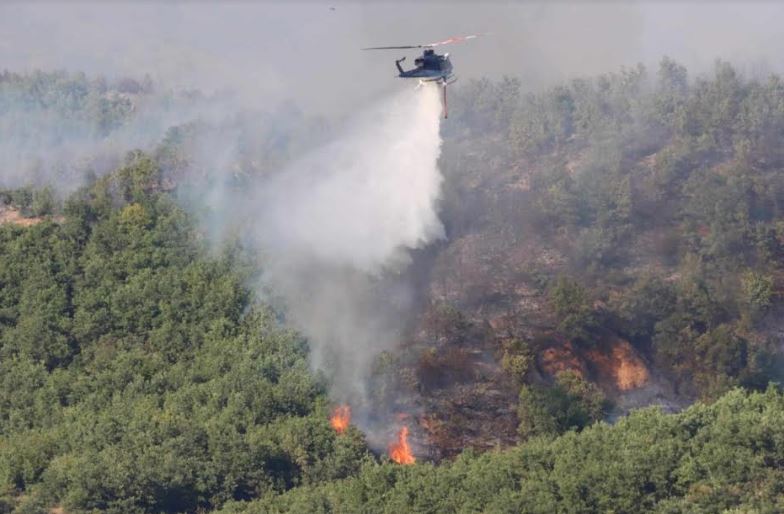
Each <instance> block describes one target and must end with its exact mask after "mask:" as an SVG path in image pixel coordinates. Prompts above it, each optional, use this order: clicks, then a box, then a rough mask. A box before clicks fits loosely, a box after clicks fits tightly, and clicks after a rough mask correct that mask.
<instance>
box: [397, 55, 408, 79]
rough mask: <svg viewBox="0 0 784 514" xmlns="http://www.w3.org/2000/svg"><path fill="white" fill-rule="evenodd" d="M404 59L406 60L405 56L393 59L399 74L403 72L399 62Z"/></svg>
mask: <svg viewBox="0 0 784 514" xmlns="http://www.w3.org/2000/svg"><path fill="white" fill-rule="evenodd" d="M405 60H406V58H405V57H403V58H402V59H398V60H396V61H395V66H397V69H398V71H399V72H400V74H401V75H402V74H403V73H404V72H403V67H402V66H401V65H400V63H401V62H403V61H405Z"/></svg>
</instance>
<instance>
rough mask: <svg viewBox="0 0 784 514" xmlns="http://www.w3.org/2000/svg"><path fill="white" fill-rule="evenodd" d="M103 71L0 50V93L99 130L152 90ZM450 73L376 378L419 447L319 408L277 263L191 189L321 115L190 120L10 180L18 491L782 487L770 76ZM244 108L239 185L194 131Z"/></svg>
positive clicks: (778, 491) (2, 310)
mask: <svg viewBox="0 0 784 514" xmlns="http://www.w3.org/2000/svg"><path fill="white" fill-rule="evenodd" d="M80 84H81V86H80ZM101 84H102V82H101V81H100V80H98V79H95V80H88V79H87V78H84V77H83V76H81V75H79V76H69V75H68V74H63V73H56V74H43V73H39V74H33V75H31V76H23V75H14V74H9V73H5V74H3V75H0V117H2V116H5V115H6V114H8V113H9V112H13V113H14V116H19V115H20V111H19V110H18V109H17V107H16V106H18V105H19V104H18V99H19V98H20V97H23V98H24V99H25V100H24V102H25V105H27V106H28V107H27V109H28V110H31V112H32V111H35V112H38V111H41V110H43V111H45V112H47V113H50V114H51V112H52V111H56V112H61V113H65V114H64V117H66V118H67V117H70V116H72V115H74V114H75V113H82V114H79V115H78V116H77V118H78V119H81V120H82V121H83V122H84V126H85V127H92V128H90V129H89V130H90V131H93V132H95V134H99V135H100V137H98V139H99V140H102V139H101V138H104V137H107V136H108V135H109V134H117V133H121V132H122V130H124V129H123V127H126V126H128V125H129V124H130V125H133V124H134V123H136V122H135V121H134V120H136V119H137V118H135V117H136V116H138V115H139V114H138V113H139V112H140V111H139V109H140V105H141V103H143V102H144V101H148V100H143V99H144V98H146V95H152V94H153V86H152V85H150V84H146V83H145V82H144V81H140V82H135V81H134V82H127V83H125V85H122V84H113V85H110V86H106V85H105V84H104V85H103V86H102V85H101ZM134 84H135V86H134V87H136V88H138V89H133V90H132V91H131V90H128V89H127V88H131V87H132V86H133V85H134ZM123 88H125V89H123ZM121 89H122V91H120V90H121ZM455 89H456V91H455V95H454V100H455V101H454V105H453V107H452V110H451V113H450V118H449V120H447V121H445V122H444V123H443V124H442V127H441V130H442V136H443V138H444V143H443V148H442V155H441V159H440V168H441V170H442V172H443V174H444V176H445V182H444V197H443V199H442V205H441V218H442V220H443V222H444V224H445V226H446V231H447V237H446V239H445V240H444V241H442V242H440V243H437V244H435V245H433V246H431V247H430V248H427V249H425V250H421V251H417V252H415V253H414V254H413V255H412V258H413V262H412V264H411V266H410V269H409V270H408V271H406V274H407V276H409V278H411V277H413V278H414V279H415V280H414V283H415V284H416V286H417V291H416V293H417V305H418V306H419V310H418V311H417V313H416V315H415V319H413V320H411V322H410V324H409V325H410V326H409V327H408V328H407V330H406V331H405V332H404V333H401V344H400V346H399V348H397V349H396V350H395V351H391V352H384V353H382V354H380V355H379V356H378V359H377V364H376V366H375V368H374V376H373V381H372V383H371V384H369V388H368V389H369V391H370V396H371V401H372V402H375V403H376V404H377V405H378V406H379V408H390V409H391V408H394V409H395V410H397V411H400V412H407V413H409V414H408V416H409V417H408V418H407V419H409V420H410V425H411V431H412V444H413V446H414V451H415V453H416V455H417V457H418V460H417V463H416V464H413V465H410V466H401V465H399V464H395V463H392V462H390V461H389V460H388V458H387V457H386V456H385V455H384V449H379V448H376V447H371V446H372V445H369V444H368V443H367V441H366V439H365V436H364V435H363V434H362V433H361V431H359V430H358V429H357V428H355V427H350V428H349V429H348V430H347V431H345V432H343V433H341V434H338V433H336V431H335V430H333V428H332V427H330V423H329V420H328V417H329V413H330V411H331V409H332V407H333V405H331V402H330V400H329V389H328V386H329V384H328V382H327V381H325V380H323V378H322V377H320V376H319V375H318V374H316V373H314V372H313V371H312V370H311V368H310V367H309V366H308V341H307V340H305V339H304V338H303V337H302V336H300V335H299V334H297V333H296V332H294V331H292V330H290V329H288V328H286V326H285V322H284V321H285V312H281V311H279V310H277V306H276V307H275V308H273V307H271V306H270V305H267V303H266V302H265V301H264V299H262V298H260V297H259V296H258V295H257V293H256V291H257V289H256V288H255V287H254V286H255V285H256V284H257V280H258V276H259V274H261V273H262V272H263V271H264V259H263V256H259V255H257V254H255V253H253V252H249V249H248V248H247V247H246V246H244V245H243V244H242V242H241V240H239V239H237V240H235V239H233V238H232V237H231V235H230V234H224V236H227V237H224V238H223V239H224V241H223V242H222V243H221V244H220V245H219V246H218V247H217V248H216V246H215V245H214V244H213V242H214V239H215V238H214V237H213V236H214V234H211V233H210V230H211V227H205V226H204V225H202V224H200V215H201V214H202V213H200V212H198V209H193V202H192V198H193V197H194V196H197V195H198V194H200V193H201V192H203V191H205V190H209V188H210V187H218V186H220V187H229V188H236V189H238V190H243V189H244V188H246V187H247V185H248V184H250V183H252V181H253V180H254V177H258V176H260V175H263V174H265V173H268V172H269V171H270V170H271V169H274V168H276V167H279V166H281V165H283V164H284V163H285V162H287V161H288V160H290V159H291V158H292V157H294V156H295V155H296V154H297V153H298V152H299V151H300V150H301V149H302V148H305V147H306V146H307V145H308V142H313V141H318V140H321V139H322V138H324V137H325V136H324V133H325V132H327V131H326V130H325V127H324V124H323V122H322V121H321V120H314V119H308V118H306V117H305V116H303V115H302V114H301V113H297V112H296V111H292V110H286V111H285V112H284V113H278V114H272V115H270V114H264V115H261V114H253V113H246V115H245V116H244V117H243V116H236V117H234V118H231V120H230V121H226V122H223V123H222V124H221V123H213V122H211V121H210V120H208V119H202V118H200V119H199V120H198V121H196V122H192V121H189V122H188V123H184V124H177V123H176V121H175V122H173V125H172V126H171V127H170V128H169V129H168V130H167V131H164V132H162V133H161V137H160V138H159V139H158V140H156V141H154V142H153V144H151V145H150V146H148V147H146V151H131V152H128V153H127V154H126V155H125V157H124V158H123V159H121V160H120V162H119V163H118V165H117V166H116V167H115V168H114V169H113V171H111V172H109V173H106V174H104V175H101V174H100V173H98V174H96V173H89V172H87V171H88V170H89V169H90V168H91V164H92V163H87V164H85V165H84V166H81V167H80V168H79V170H78V172H79V173H78V174H81V176H84V177H86V178H85V180H86V185H84V186H83V187H81V188H79V189H78V190H77V191H76V192H75V193H72V194H67V195H64V194H62V193H60V192H59V191H58V188H57V185H58V184H56V183H55V184H54V185H53V186H51V187H48V188H46V187H44V188H42V187H29V188H16V187H15V188H11V189H8V190H3V191H0V512H24V513H33V512H58V511H59V512H98V511H101V512H102V511H108V512H117V513H126V512H140V513H142V512H143V513H153V512H155V513H158V512H171V513H175V512H177V513H178V512H183V513H184V512H211V511H221V512H227V513H238V512H433V513H435V512H553V511H564V512H639V511H654V512H722V511H725V510H730V511H738V512H749V511H754V512H778V511H781V510H784V489H782V485H781V484H784V476H782V472H781V469H784V396H783V395H782V393H781V391H780V389H779V386H778V385H777V384H778V382H779V381H780V380H781V378H782V376H781V375H782V370H783V369H784V368H782V366H783V363H782V351H783V350H784V322H783V321H782V319H784V317H782V314H784V264H783V263H784V153H782V152H783V150H782V149H783V148H784V144H783V143H784V82H783V81H782V79H780V78H779V77H778V76H770V77H765V78H748V77H743V76H741V75H740V74H739V73H738V72H737V71H736V70H735V69H733V67H732V66H731V65H729V64H727V63H723V62H719V63H717V65H716V67H715V69H714V70H713V72H712V73H710V74H708V75H705V76H698V77H690V76H689V75H688V73H687V70H686V69H685V68H683V67H682V66H680V65H679V64H677V63H675V62H673V61H671V60H669V59H665V60H663V61H662V63H661V65H660V66H659V68H658V69H657V70H655V71H653V72H650V71H648V70H645V69H644V68H643V67H637V68H632V69H624V70H621V71H619V72H618V73H612V74H607V75H603V76H600V77H594V78H585V79H577V80H573V81H570V82H568V83H565V84H562V85H560V86H557V87H553V88H551V89H549V90H546V91H539V92H528V91H526V89H525V88H524V87H523V85H522V84H521V83H520V82H519V81H518V80H516V79H510V78H508V79H503V80H501V81H497V82H491V81H486V80H482V81H473V82H469V83H468V84H465V85H463V86H462V87H461V88H455ZM113 91H114V92H113ZM196 96H198V95H196ZM68 98H71V100H68V101H66V100H65V99H68ZM101 99H103V100H101ZM111 99H113V100H111ZM140 102H141V103H140ZM10 106H14V108H13V109H11V107H10ZM96 106H97V107H96ZM101 106H103V107H101ZM123 106H125V107H123ZM43 111H42V112H43ZM79 116H83V118H79ZM8 119H9V118H4V120H6V121H7V120H8ZM101 120H109V121H106V122H105V123H104V121H101ZM80 123H81V122H80ZM3 127H5V128H4V129H3V130H12V129H11V128H10V127H11V124H8V123H5V124H0V128H3ZM85 130H86V129H85ZM228 133H230V134H239V139H240V142H241V143H240V144H238V147H239V148H240V151H239V152H238V153H237V154H236V156H235V157H234V160H232V161H228V160H227V162H222V164H223V165H225V166H226V168H227V169H230V170H231V173H230V174H229V179H228V180H224V179H225V178H226V177H225V175H224V176H221V177H217V178H216V177H215V176H214V175H212V172H213V171H214V170H211V169H210V167H209V166H210V163H211V162H213V161H212V160H210V159H204V155H202V154H203V153H205V151H204V149H203V148H202V145H203V143H204V142H205V141H210V140H211V141H215V140H218V141H219V142H220V141H222V140H220V139H219V138H220V137H223V136H225V135H226V134H228ZM91 137H92V136H91ZM96 137H97V136H96ZM66 140H67V138H66ZM200 152H201V154H200ZM82 164H84V163H82ZM50 171H51V170H42V173H41V174H40V175H36V179H37V178H38V177H39V176H44V177H53V176H58V175H57V174H56V173H55V172H52V173H54V174H52V173H50ZM73 171H74V170H73V169H70V170H69V172H68V174H67V176H68V177H69V179H72V178H73V177H74V176H75V175H74V173H73ZM83 172H84V173H83ZM219 179H220V180H224V182H219ZM71 189H73V188H71ZM228 207H231V206H228ZM694 402H697V404H696V405H693V406H691V407H689V405H690V404H692V403H694ZM648 405H659V406H661V409H659V408H656V407H651V408H647V409H644V410H636V409H637V408H639V407H645V406H648ZM676 411H680V412H676ZM630 412H631V414H629V415H628V416H626V415H627V414H628V413H630ZM58 509H59V510H58Z"/></svg>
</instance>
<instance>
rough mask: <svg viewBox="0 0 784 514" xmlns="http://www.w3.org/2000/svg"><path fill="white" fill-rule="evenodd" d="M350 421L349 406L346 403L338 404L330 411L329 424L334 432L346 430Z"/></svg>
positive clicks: (339, 432) (340, 432)
mask: <svg viewBox="0 0 784 514" xmlns="http://www.w3.org/2000/svg"><path fill="white" fill-rule="evenodd" d="M350 423H351V407H349V406H348V405H338V406H337V407H335V409H334V410H333V411H332V416H330V418H329V424H330V425H332V428H334V429H335V432H337V433H338V434H342V433H343V432H345V431H346V429H347V428H348V426H349V424H350Z"/></svg>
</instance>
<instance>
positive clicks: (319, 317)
mask: <svg viewBox="0 0 784 514" xmlns="http://www.w3.org/2000/svg"><path fill="white" fill-rule="evenodd" d="M440 114H441V104H440V99H439V92H438V88H437V87H436V86H426V87H423V88H421V89H419V90H416V91H415V90H413V89H410V88H407V89H406V90H405V91H403V92H401V93H400V94H398V95H396V96H394V97H393V98H391V99H390V100H388V101H385V102H382V103H380V104H379V105H377V106H375V107H374V108H372V109H370V110H368V111H367V112H365V113H363V114H361V115H359V116H358V117H357V118H356V119H355V120H354V122H352V123H350V126H349V128H348V129H347V130H346V131H345V132H344V134H343V135H342V136H341V137H339V138H337V139H336V140H335V141H333V142H332V143H331V144H329V145H327V146H325V147H324V148H321V149H319V150H316V151H314V152H312V153H311V154H310V155H308V156H306V157H304V158H303V159H301V160H299V161H297V162H295V163H293V164H292V165H291V166H289V167H288V168H287V169H285V170H283V171H282V172H281V173H279V174H276V175H275V176H274V177H273V178H271V179H270V180H268V181H266V182H265V183H263V184H260V185H259V186H258V190H257V191H256V193H255V194H253V195H251V196H252V198H253V199H254V205H253V207H252V213H253V218H254V220H255V223H256V224H255V230H254V234H253V235H254V242H255V243H256V244H258V247H259V248H261V249H263V251H264V252H265V257H266V259H265V270H266V272H265V282H266V283H267V284H269V285H270V286H271V288H272V289H273V290H274V291H275V292H276V293H277V294H279V295H281V296H282V297H283V300H284V303H285V307H286V312H287V316H288V318H289V320H290V322H291V323H293V324H294V325H295V326H296V327H297V328H299V329H300V330H301V331H302V332H303V333H304V334H305V335H306V336H307V337H308V339H309V341H310V343H311V351H312V363H313V365H314V367H315V368H317V369H319V370H322V371H324V372H325V373H326V375H327V377H328V379H329V380H330V382H331V384H332V388H331V390H332V392H333V394H334V395H335V396H336V397H339V399H341V400H350V401H353V403H355V404H356V403H358V402H359V403H361V402H362V401H364V399H365V390H364V386H365V382H366V379H367V377H368V372H369V370H370V366H371V362H372V360H373V358H374V357H375V356H376V355H377V354H378V353H379V352H380V351H382V350H384V349H387V348H389V347H390V345H392V344H394V343H395V341H396V337H397V335H398V333H397V332H398V329H399V327H400V326H401V317H404V316H405V313H406V310H407V308H408V307H409V305H410V301H411V298H410V294H409V291H407V290H406V288H405V287H404V286H402V285H401V284H400V282H399V281H398V280H396V276H397V274H398V273H399V272H400V271H401V270H402V269H403V268H404V267H405V265H406V264H407V262H408V259H409V255H408V252H409V251H410V250H411V249H416V248H421V247H423V246H424V245H426V244H427V243H429V242H431V241H433V240H435V239H437V238H440V237H442V236H443V227H442V225H441V222H440V221H439V219H438V215H437V210H436V209H437V201H438V197H439V193H440V187H441V181H442V177H441V174H440V172H439V170H438V167H437V161H438V157H439V153H440V147H441V138H440V135H439V123H440Z"/></svg>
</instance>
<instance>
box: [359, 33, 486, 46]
mask: <svg viewBox="0 0 784 514" xmlns="http://www.w3.org/2000/svg"><path fill="white" fill-rule="evenodd" d="M486 35H487V33H486V32H484V33H481V34H469V35H468V36H453V37H450V38H449V39H445V40H443V41H436V42H435V43H427V44H425V45H406V46H371V47H370V48H363V49H362V50H406V49H409V48H433V47H434V46H441V45H451V44H452V43H462V42H463V41H468V40H469V39H474V38H478V37H479V36H486Z"/></svg>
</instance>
